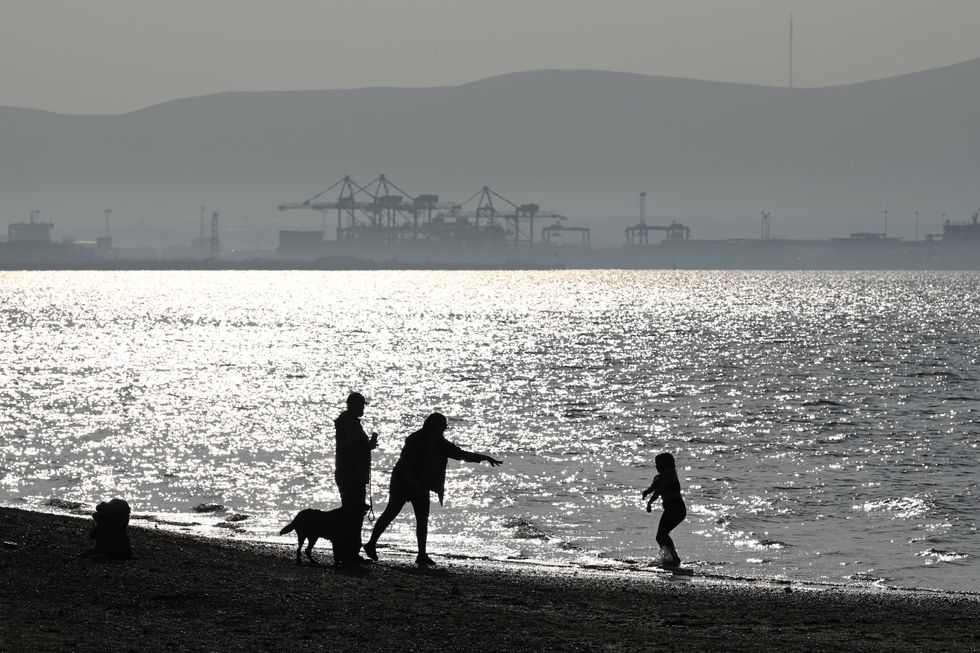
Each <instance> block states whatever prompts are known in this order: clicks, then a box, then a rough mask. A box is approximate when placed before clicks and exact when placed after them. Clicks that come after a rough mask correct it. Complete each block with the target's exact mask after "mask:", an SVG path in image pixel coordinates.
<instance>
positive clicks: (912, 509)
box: [855, 497, 932, 519]
mask: <svg viewBox="0 0 980 653" xmlns="http://www.w3.org/2000/svg"><path fill="white" fill-rule="evenodd" d="M931 507H932V506H931V504H930V503H929V502H928V501H926V500H925V499H918V498H916V497H900V498H898V499H883V500H881V501H866V502H865V503H864V504H862V505H860V506H855V509H858V510H864V512H894V513H895V515H896V516H897V517H902V518H905V519H908V518H911V517H919V516H921V515H924V514H926V513H927V512H929V509H930V508H931Z"/></svg>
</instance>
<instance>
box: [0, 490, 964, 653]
mask: <svg viewBox="0 0 980 653" xmlns="http://www.w3.org/2000/svg"><path fill="white" fill-rule="evenodd" d="M91 525H92V522H91V520H87V519H84V518H79V517H75V516H68V515H58V514H52V513H39V512H29V511H25V510H21V509H18V508H0V540H2V542H3V545H2V548H0V569H2V573H0V606H2V608H3V609H2V610H0V650H54V649H64V648H75V649H78V650H108V649H114V648H120V647H122V648H132V649H135V650H162V649H164V648H169V649H174V650H234V649H245V650H313V649H317V650H321V649H323V648H333V649H339V650H377V651H385V650H406V649H410V650H440V651H468V652H472V651H473V650H501V651H505V650H506V651H523V650H526V651H599V650H604V651H627V650H630V651H631V650H650V649H661V648H669V649H674V650H692V651H693V650H758V649H762V648H772V647H778V648H779V649H780V650H782V651H803V650H814V649H829V648H832V647H834V648H838V647H846V649H847V650H894V649H895V648H900V649H901V650H918V649H921V650H926V649H929V650H947V651H948V650H976V648H977V647H978V646H980V632H978V631H976V628H975V617H976V615H977V614H978V611H980V599H978V597H977V596H975V595H958V594H947V593H940V594H937V593H934V592H933V591H931V590H924V591H923V590H904V589H897V590H891V589H887V590H885V589H883V590H880V591H879V590H863V591H855V590H852V589H851V588H846V587H836V586H832V587H812V586H807V585H806V584H803V583H791V584H788V585H780V584H772V583H769V584H761V583H756V582H751V583H750V582H742V583H730V582H720V581H719V582H712V580H711V579H698V578H697V577H695V578H694V579H691V578H689V577H674V576H668V575H665V574H662V573H653V572H651V573H622V572H619V571H613V572H606V571H604V570H602V569H588V568H586V569H574V568H566V569H562V570H555V569H540V568H539V569H532V568H531V565H521V564H520V563H515V564H511V563H509V562H501V563H497V562H491V561H488V562H484V561H478V560H472V559H467V560H465V561H463V560H460V559H454V558H452V557H440V558H439V559H438V561H439V563H440V564H439V566H438V567H436V568H435V569H434V570H424V569H418V568H416V567H415V565H413V564H410V562H409V560H401V559H400V557H396V558H392V559H391V560H390V561H386V560H385V556H384V555H382V561H381V562H380V563H377V564H373V565H366V566H364V567H363V568H361V567H359V568H356V569H353V570H334V569H333V567H332V566H331V565H329V564H324V565H320V566H313V565H302V566H296V564H295V562H294V558H293V555H292V552H293V551H294V549H292V547H280V546H277V545H264V544H253V543H243V542H240V541H234V540H228V539H224V540H222V539H211V538H204V537H199V536H191V535H186V534H181V533H179V532H174V531H172V530H168V529H162V528H159V529H158V528H147V527H145V526H139V527H132V528H130V529H129V532H130V539H131V541H132V545H133V550H134V553H135V556H136V557H135V559H134V560H130V561H124V562H116V561H106V560H103V559H99V558H98V557H93V556H86V555H83V554H84V553H85V551H86V550H87V549H88V548H90V546H91V540H89V539H88V535H89V532H90V530H91ZM315 552H318V553H319V557H320V559H321V560H324V561H329V559H330V555H329V545H328V544H326V543H323V542H321V543H318V544H317V547H316V549H315ZM383 552H384V549H382V553H383Z"/></svg>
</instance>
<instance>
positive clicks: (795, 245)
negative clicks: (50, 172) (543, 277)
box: [0, 175, 980, 269]
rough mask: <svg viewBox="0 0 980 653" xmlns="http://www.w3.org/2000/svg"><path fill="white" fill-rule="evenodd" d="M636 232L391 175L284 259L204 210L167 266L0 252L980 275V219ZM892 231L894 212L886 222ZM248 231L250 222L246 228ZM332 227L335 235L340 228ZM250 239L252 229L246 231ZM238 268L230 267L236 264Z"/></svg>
mask: <svg viewBox="0 0 980 653" xmlns="http://www.w3.org/2000/svg"><path fill="white" fill-rule="evenodd" d="M639 200H640V201H639V220H638V222H636V223H635V224H632V225H630V226H628V227H626V228H625V230H624V242H623V244H622V245H621V246H619V247H604V248H594V247H592V238H591V232H590V229H589V228H587V227H580V226H573V225H570V224H569V223H568V222H569V221H568V218H567V217H566V216H565V215H563V214H561V213H558V212H556V211H548V210H542V209H541V207H540V206H539V205H538V204H535V203H518V202H514V201H512V200H510V199H508V198H507V197H505V196H503V195H501V194H500V193H498V192H496V191H495V190H492V189H491V188H490V187H489V186H483V187H481V188H480V189H479V190H478V191H476V192H475V193H473V194H472V195H470V197H468V198H467V199H466V200H464V201H462V202H447V201H444V200H442V199H440V197H439V195H436V194H431V193H427V194H418V195H412V194H410V193H407V192H405V191H404V190H402V188H401V187H400V186H398V185H397V184H396V183H394V182H393V181H392V180H391V179H389V178H388V177H386V176H385V175H379V176H378V177H377V178H375V179H373V180H372V181H370V182H368V183H367V184H363V185H362V184H359V183H357V182H356V181H355V180H354V179H353V178H352V177H350V176H345V177H343V178H342V179H340V180H339V181H337V182H336V183H334V184H333V185H331V186H329V187H328V188H326V189H325V190H322V191H320V192H319V193H317V194H315V195H313V196H312V197H310V198H309V199H307V200H304V201H301V202H284V203H282V204H279V205H278V208H279V210H280V211H289V210H304V211H314V212H318V213H319V214H320V216H321V219H322V223H321V224H322V228H321V229H313V230H295V229H282V230H279V232H278V246H277V248H276V250H275V253H272V252H269V253H268V254H266V255H265V256H261V257H259V256H254V255H252V256H250V257H246V256H243V255H242V253H233V252H227V251H222V249H221V241H220V240H219V223H218V217H219V214H218V212H217V211H213V212H211V214H210V234H208V233H207V231H206V217H207V216H206V210H205V208H204V207H201V217H200V234H199V236H198V238H196V239H194V240H193V242H192V243H191V245H190V246H189V247H188V246H181V247H171V248H170V250H168V252H167V253H166V254H165V255H163V256H160V255H159V254H158V253H157V252H156V251H155V250H152V249H151V248H145V247H144V248H130V249H127V250H122V249H119V248H115V247H113V242H112V238H111V236H110V234H109V215H110V211H111V210H110V209H106V211H105V231H104V234H103V235H101V236H99V237H98V238H97V239H96V240H95V241H94V242H75V241H74V240H73V239H71V238H66V239H62V240H61V241H60V242H55V241H54V240H52V238H51V231H52V229H53V227H54V225H53V223H51V222H41V221H39V220H38V216H39V214H40V212H39V211H31V212H30V218H29V221H27V222H15V223H13V224H11V225H10V226H9V228H8V231H7V240H6V242H0V267H6V268H8V269H9V268H11V267H18V266H24V267H31V266H40V267H43V266H49V265H50V266H52V267H72V266H76V265H77V266H79V267H93V268H98V267H127V266H128V265H135V264H136V262H137V261H144V262H145V261H153V262H154V265H157V266H158V267H222V266H223V265H229V266H233V267H249V266H251V267H258V268H261V267H270V268H282V267H290V266H296V267H318V268H389V267H391V268H401V267H435V268H438V267H453V268H461V267H479V268H497V267H499V268H554V267H566V268H637V269H643V268H650V269H655V268H722V269H724V268H729V269H765V268H771V269H835V268H836V269H980V224H978V221H980V212H977V213H974V214H973V216H972V219H971V220H969V221H964V222H960V223H955V222H952V221H950V220H945V221H944V224H943V233H942V234H928V235H926V237H925V239H924V240H919V239H918V232H917V234H916V240H914V241H909V240H902V239H900V238H894V237H889V236H888V234H887V233H867V232H863V233H852V234H850V235H849V236H847V237H842V238H830V239H810V240H806V239H773V238H771V237H770V214H769V213H768V212H762V214H761V215H762V228H761V232H760V235H759V237H758V238H737V239H726V240H709V239H696V238H692V234H691V229H690V227H688V226H687V225H685V224H682V223H680V222H677V221H676V220H673V221H671V222H670V223H668V224H650V223H648V222H647V219H646V193H640V196H639ZM885 215H886V225H887V212H886V214H885ZM246 220H247V217H246ZM331 227H332V228H331ZM249 228H250V229H251V224H249ZM233 263H234V264H235V265H232V264H233Z"/></svg>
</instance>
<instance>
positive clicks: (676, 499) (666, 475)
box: [643, 453, 687, 567]
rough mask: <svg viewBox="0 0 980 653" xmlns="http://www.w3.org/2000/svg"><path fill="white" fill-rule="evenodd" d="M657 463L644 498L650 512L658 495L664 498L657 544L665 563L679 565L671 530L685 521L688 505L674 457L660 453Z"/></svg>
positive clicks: (656, 459)
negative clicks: (683, 495) (655, 471)
mask: <svg viewBox="0 0 980 653" xmlns="http://www.w3.org/2000/svg"><path fill="white" fill-rule="evenodd" d="M654 462H655V464H656V465H657V475H656V476H655V477H654V478H653V483H651V484H650V487H648V488H647V489H645V490H643V498H644V499H646V497H647V495H648V494H649V495H650V500H649V501H647V512H650V509H651V506H652V505H653V502H654V501H656V500H657V497H661V498H662V499H663V504H664V514H663V515H661V516H660V525H659V526H658V527H657V544H659V545H660V550H661V551H663V564H665V565H668V566H671V567H677V566H680V564H681V559H680V556H678V555H677V549H675V548H674V540H672V539H670V531H672V530H674V528H675V527H676V526H677V525H678V524H680V523H681V522H682V521H684V518H685V517H687V506H685V505H684V499H683V498H682V497H681V482H680V480H678V478H677V469H676V467H675V465H674V457H673V456H672V455H671V454H669V453H662V454H659V455H658V456H657V457H656V458H655V459H654Z"/></svg>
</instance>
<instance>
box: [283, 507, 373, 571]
mask: <svg viewBox="0 0 980 653" xmlns="http://www.w3.org/2000/svg"><path fill="white" fill-rule="evenodd" d="M367 510H368V506H364V510H363V511H357V510H352V509H350V508H335V509H333V510H317V509H315V508H307V509H306V510H300V511H299V513H297V515H296V516H295V517H294V518H293V521H291V522H289V523H288V524H286V526H285V528H283V529H282V530H281V531H279V534H280V535H285V534H286V533H289V532H290V531H296V539H297V540H298V544H297V547H296V564H298V565H299V564H302V563H303V558H302V551H303V541H304V540H308V541H309V544H308V545H307V546H306V557H307V558H308V559H309V561H310V562H312V563H314V564H317V561H316V560H314V559H313V545H314V544H316V542H317V540H319V539H320V538H323V539H325V540H330V544H331V545H333V563H334V564H335V565H338V564H342V563H345V562H349V561H351V560H353V559H356V558H358V557H359V556H358V551H359V550H360V548H361V540H360V525H361V521H362V520H363V519H364V514H365V513H366V512H367Z"/></svg>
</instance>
